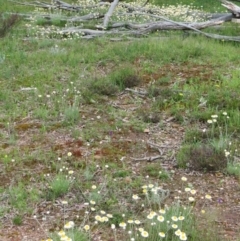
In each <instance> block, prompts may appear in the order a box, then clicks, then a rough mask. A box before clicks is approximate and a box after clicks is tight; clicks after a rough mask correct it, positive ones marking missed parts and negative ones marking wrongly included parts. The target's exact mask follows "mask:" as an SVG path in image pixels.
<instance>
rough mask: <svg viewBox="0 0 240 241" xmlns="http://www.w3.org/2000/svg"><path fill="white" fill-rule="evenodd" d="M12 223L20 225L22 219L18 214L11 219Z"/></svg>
mask: <svg viewBox="0 0 240 241" xmlns="http://www.w3.org/2000/svg"><path fill="white" fill-rule="evenodd" d="M12 222H13V224H14V225H17V226H20V225H22V223H23V219H22V217H21V216H20V215H16V216H15V217H14V218H13V220H12Z"/></svg>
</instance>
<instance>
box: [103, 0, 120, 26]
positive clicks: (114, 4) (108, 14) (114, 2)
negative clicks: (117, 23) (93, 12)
mask: <svg viewBox="0 0 240 241" xmlns="http://www.w3.org/2000/svg"><path fill="white" fill-rule="evenodd" d="M118 2H119V0H114V1H113V2H112V3H111V6H110V8H109V10H108V12H107V13H106V14H105V17H104V21H103V28H104V29H106V28H107V26H108V22H109V19H110V17H111V16H112V14H113V11H114V9H115V8H116V7H117V5H118Z"/></svg>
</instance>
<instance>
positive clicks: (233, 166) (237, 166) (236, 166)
mask: <svg viewBox="0 0 240 241" xmlns="http://www.w3.org/2000/svg"><path fill="white" fill-rule="evenodd" d="M227 173H228V174H230V175H233V176H236V177H238V178H240V163H236V162H228V164H227Z"/></svg>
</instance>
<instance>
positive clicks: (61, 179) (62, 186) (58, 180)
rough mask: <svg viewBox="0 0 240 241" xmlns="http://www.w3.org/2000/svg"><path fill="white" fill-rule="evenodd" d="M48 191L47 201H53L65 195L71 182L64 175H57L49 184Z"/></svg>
mask: <svg viewBox="0 0 240 241" xmlns="http://www.w3.org/2000/svg"><path fill="white" fill-rule="evenodd" d="M49 185H50V189H49V190H48V192H47V199H48V200H54V199H56V198H58V197H61V196H63V195H64V194H66V193H67V192H68V191H69V189H70V186H71V180H69V179H68V178H67V177H66V176H65V175H63V174H58V175H57V176H56V177H55V178H54V179H53V180H52V181H51V182H50V183H49Z"/></svg>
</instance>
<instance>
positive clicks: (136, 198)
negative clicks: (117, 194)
mask: <svg viewBox="0 0 240 241" xmlns="http://www.w3.org/2000/svg"><path fill="white" fill-rule="evenodd" d="M132 198H133V199H134V200H138V199H140V198H139V196H138V195H136V194H134V195H133V196H132Z"/></svg>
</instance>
